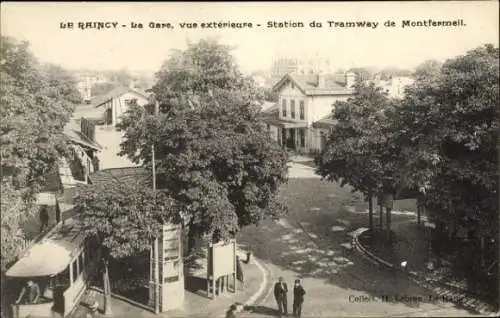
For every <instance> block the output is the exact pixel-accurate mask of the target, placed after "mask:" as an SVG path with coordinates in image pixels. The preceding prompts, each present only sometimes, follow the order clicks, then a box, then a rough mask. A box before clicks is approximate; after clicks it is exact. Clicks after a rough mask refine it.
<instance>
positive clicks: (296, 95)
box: [278, 82, 309, 122]
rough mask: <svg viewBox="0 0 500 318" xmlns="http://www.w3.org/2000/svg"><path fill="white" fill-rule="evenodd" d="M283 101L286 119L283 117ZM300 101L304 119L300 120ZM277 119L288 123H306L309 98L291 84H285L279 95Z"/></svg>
mask: <svg viewBox="0 0 500 318" xmlns="http://www.w3.org/2000/svg"><path fill="white" fill-rule="evenodd" d="M283 100H286V107H287V112H286V117H283ZM291 100H294V101H295V118H292V117H291V108H290V105H291ZM300 101H304V116H305V117H304V119H303V120H302V119H300ZM278 102H279V118H280V119H285V120H288V121H296V122H303V121H308V104H309V103H308V102H309V98H308V97H307V96H305V95H304V94H303V93H302V91H301V90H300V89H299V88H298V87H297V86H296V85H295V84H293V83H291V82H289V83H287V84H286V85H285V86H284V87H283V88H282V89H281V91H280V94H279V101H278Z"/></svg>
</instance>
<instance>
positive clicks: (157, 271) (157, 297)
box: [151, 101, 160, 314]
mask: <svg viewBox="0 0 500 318" xmlns="http://www.w3.org/2000/svg"><path fill="white" fill-rule="evenodd" d="M154 115H155V116H156V115H158V102H157V101H155V111H154ZM151 164H152V170H153V192H154V193H155V194H156V159H155V140H154V139H153V143H152V145H151ZM155 200H156V199H155ZM153 244H154V263H155V275H154V280H155V294H156V295H155V314H158V313H159V312H160V258H159V251H158V245H159V240H158V237H155V240H154V243H153Z"/></svg>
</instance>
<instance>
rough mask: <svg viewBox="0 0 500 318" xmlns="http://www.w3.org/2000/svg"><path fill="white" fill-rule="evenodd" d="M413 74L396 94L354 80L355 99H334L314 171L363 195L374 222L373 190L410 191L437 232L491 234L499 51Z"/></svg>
mask: <svg viewBox="0 0 500 318" xmlns="http://www.w3.org/2000/svg"><path fill="white" fill-rule="evenodd" d="M418 71H419V76H418V77H417V81H416V82H415V83H414V84H413V85H411V86H410V87H409V88H408V89H407V90H406V94H405V97H404V98H403V99H402V100H393V99H390V98H389V97H388V96H387V94H386V93H384V92H383V91H382V90H381V89H380V88H377V87H376V86H375V85H373V84H371V85H369V84H366V83H363V82H358V83H357V84H356V87H355V89H356V94H355V96H354V97H353V98H352V99H350V100H348V101H347V102H340V103H337V104H336V107H335V111H334V115H333V116H334V117H335V119H337V120H338V125H336V126H335V127H334V128H333V129H332V132H331V135H330V138H329V141H328V142H327V146H326V148H325V149H324V151H323V152H322V153H321V154H320V155H319V156H318V158H317V160H316V161H317V163H318V165H319V169H318V172H319V173H320V174H321V175H322V176H323V177H325V178H327V179H329V180H336V181H341V182H342V183H343V184H348V185H350V186H351V187H352V188H353V189H354V190H355V191H360V192H362V193H363V194H364V195H365V196H366V197H367V200H368V201H369V202H370V204H369V206H370V225H373V219H372V217H373V210H372V209H373V204H372V198H373V197H376V196H381V195H382V194H386V195H389V196H391V197H392V198H394V196H395V195H397V193H398V192H399V191H400V190H402V189H410V190H413V191H414V192H415V193H418V194H419V196H420V199H422V202H424V204H425V206H426V207H427V211H428V214H429V217H430V218H431V220H432V221H434V222H435V223H436V224H437V225H438V227H439V229H440V230H441V231H445V232H449V234H450V235H451V236H453V235H456V234H457V230H458V229H460V228H462V229H466V230H467V231H468V232H469V234H470V235H471V237H478V238H481V239H484V238H488V239H496V238H497V237H498V216H499V215H498V192H497V191H498V148H497V144H498V128H499V120H498V118H499V117H498V115H499V111H498V105H499V95H498V94H499V49H498V48H495V47H493V46H492V45H485V46H483V47H479V48H476V49H474V50H471V51H469V52H468V53H467V54H465V55H463V56H459V57H456V58H453V59H450V60H448V61H446V62H445V63H444V64H443V65H442V66H441V65H439V64H437V63H435V62H434V61H428V62H426V63H424V64H422V65H421V66H420V67H419V68H418ZM388 212H390V210H389V211H388ZM388 220H390V219H388ZM496 246H498V241H496Z"/></svg>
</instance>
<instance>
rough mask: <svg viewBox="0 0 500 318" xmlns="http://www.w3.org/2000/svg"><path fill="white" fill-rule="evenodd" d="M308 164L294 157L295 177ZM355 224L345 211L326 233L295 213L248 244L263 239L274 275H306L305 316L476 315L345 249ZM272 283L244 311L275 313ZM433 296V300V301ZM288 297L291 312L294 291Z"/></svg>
mask: <svg viewBox="0 0 500 318" xmlns="http://www.w3.org/2000/svg"><path fill="white" fill-rule="evenodd" d="M308 168H309V167H306V166H304V165H301V164H299V163H292V164H291V168H290V177H291V178H301V177H302V178H304V177H305V178H312V177H313V176H311V175H309V176H307V174H308V173H310V174H314V171H313V170H312V169H308ZM318 182H319V180H318ZM312 209H314V207H312ZM314 213H321V211H315V212H314ZM325 213H329V216H328V217H329V218H334V219H335V218H336V215H331V213H332V212H331V211H325ZM354 215H355V213H353V216H354ZM357 217H359V214H358V215H357ZM352 229H353V228H352V226H351V225H350V222H349V218H346V217H345V216H343V217H342V219H340V218H337V221H336V222H335V224H334V225H333V226H331V228H330V231H329V233H327V232H325V231H324V230H321V226H318V225H317V224H309V223H307V222H304V219H299V218H298V217H297V216H295V215H293V213H291V214H289V215H288V216H287V217H286V218H283V219H281V220H280V221H279V222H274V223H273V222H268V223H266V224H263V225H262V226H261V227H260V228H258V229H255V231H259V232H260V234H261V235H258V234H257V235H255V234H254V235H253V236H252V238H250V239H248V240H249V242H248V244H256V245H260V247H259V246H256V255H258V254H259V253H262V255H265V258H266V259H265V261H267V262H268V268H269V269H270V271H271V273H272V275H271V281H275V280H276V279H277V277H278V276H283V277H284V278H285V280H286V281H287V282H288V285H289V287H291V286H292V284H293V281H294V280H295V279H296V278H301V280H302V281H303V285H304V287H305V288H306V291H307V294H306V300H305V303H304V306H303V314H302V316H303V317H339V316H378V317H391V316H424V317H425V316H440V317H443V316H471V314H470V313H469V312H468V311H465V310H462V309H459V308H456V306H455V304H454V303H452V302H446V301H443V300H442V299H436V298H435V297H436V294H433V293H431V292H429V291H427V290H425V289H423V288H421V287H419V286H418V285H416V284H415V283H413V282H411V281H409V280H408V278H407V277H406V276H403V275H401V274H398V273H394V272H392V271H390V270H387V269H385V268H380V267H378V266H377V265H374V264H372V263H370V262H369V261H368V260H366V259H364V258H362V257H361V256H360V255H359V254H358V253H356V252H352V253H349V252H346V251H345V250H344V248H342V247H341V244H343V243H346V242H348V241H349V239H348V237H347V233H348V232H349V231H350V230H352ZM252 240H253V242H250V241H252ZM259 240H260V241H259ZM264 245H265V247H263V246H264ZM259 249H260V250H259ZM269 251H271V252H269ZM266 252H267V253H266ZM271 288H272V282H271V283H270V284H269V286H268V293H267V295H266V296H265V297H263V298H262V299H260V301H259V303H258V307H257V308H256V312H255V313H253V314H243V315H241V317H246V316H248V317H273V316H276V313H275V312H274V310H275V308H276V303H275V300H274V297H273V295H272V292H271ZM290 289H291V288H290ZM386 297H388V299H385V298H386ZM431 297H432V299H433V300H432V301H429V299H430V298H431ZM288 298H289V300H288V307H289V312H290V311H291V305H292V298H293V295H292V293H291V292H290V293H289V297H288Z"/></svg>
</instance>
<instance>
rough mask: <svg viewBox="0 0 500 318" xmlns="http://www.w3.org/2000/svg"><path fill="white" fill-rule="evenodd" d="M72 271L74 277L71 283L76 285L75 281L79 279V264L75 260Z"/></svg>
mask: <svg viewBox="0 0 500 318" xmlns="http://www.w3.org/2000/svg"><path fill="white" fill-rule="evenodd" d="M71 267H72V268H71V269H72V271H73V275H72V276H73V277H72V278H71V281H72V282H73V283H74V282H75V280H76V279H77V278H78V264H77V260H76V259H75V260H74V261H73V263H71Z"/></svg>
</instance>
